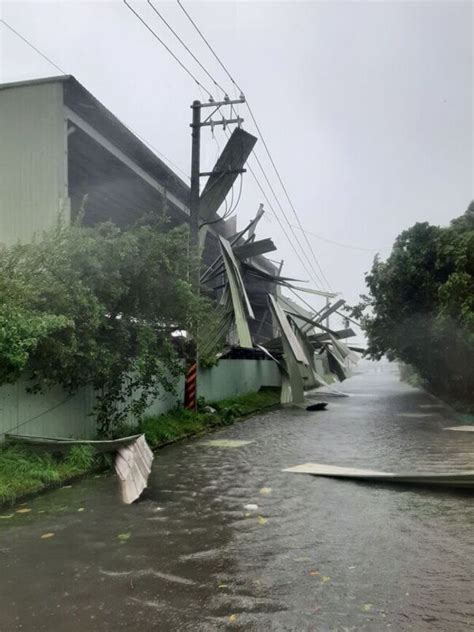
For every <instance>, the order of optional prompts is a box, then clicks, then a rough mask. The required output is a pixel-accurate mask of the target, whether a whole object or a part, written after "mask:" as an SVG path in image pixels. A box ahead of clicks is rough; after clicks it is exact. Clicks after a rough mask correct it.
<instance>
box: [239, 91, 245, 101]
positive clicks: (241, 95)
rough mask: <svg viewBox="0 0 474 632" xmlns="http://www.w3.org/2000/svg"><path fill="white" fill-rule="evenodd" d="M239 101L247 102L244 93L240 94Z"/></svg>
mask: <svg viewBox="0 0 474 632" xmlns="http://www.w3.org/2000/svg"><path fill="white" fill-rule="evenodd" d="M239 99H243V100H244V101H245V94H244V93H243V92H241V93H240V97H239Z"/></svg>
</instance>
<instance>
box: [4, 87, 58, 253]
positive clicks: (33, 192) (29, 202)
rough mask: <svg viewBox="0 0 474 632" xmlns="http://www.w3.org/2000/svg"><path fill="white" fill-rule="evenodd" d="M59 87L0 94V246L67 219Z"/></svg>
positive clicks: (8, 90) (18, 89) (15, 89)
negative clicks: (59, 219) (60, 216)
mask: <svg viewBox="0 0 474 632" xmlns="http://www.w3.org/2000/svg"><path fill="white" fill-rule="evenodd" d="M62 89H63V88H62V84H61V83H47V84H43V85H33V86H19V87H11V88H4V89H2V90H0V139H1V141H0V242H3V243H5V244H7V245H11V244H13V243H16V242H17V241H22V242H28V241H31V240H32V238H33V236H34V235H35V234H40V233H41V232H42V231H43V230H45V229H48V228H50V227H51V226H53V225H54V223H55V222H56V221H57V219H58V216H59V214H60V213H62V214H63V215H64V217H65V219H66V220H68V219H69V200H68V192H67V174H66V155H65V151H66V146H65V141H66V136H65V120H64V111H63V94H62Z"/></svg>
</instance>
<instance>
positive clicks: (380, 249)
mask: <svg viewBox="0 0 474 632" xmlns="http://www.w3.org/2000/svg"><path fill="white" fill-rule="evenodd" d="M293 228H297V229H300V227H299V226H293ZM305 232H306V233H307V234H308V235H311V236H313V237H316V239H320V240H321V241H326V242H327V243H328V244H333V245H334V246H339V247H341V248H348V249H349V250H360V251H362V252H380V251H382V250H388V249H389V248H387V247H384V248H363V247H360V246H353V245H352V244H344V243H342V242H340V241H335V240H334V239H328V238H327V237H323V236H322V235H318V233H313V232H312V231H311V230H306V231H305Z"/></svg>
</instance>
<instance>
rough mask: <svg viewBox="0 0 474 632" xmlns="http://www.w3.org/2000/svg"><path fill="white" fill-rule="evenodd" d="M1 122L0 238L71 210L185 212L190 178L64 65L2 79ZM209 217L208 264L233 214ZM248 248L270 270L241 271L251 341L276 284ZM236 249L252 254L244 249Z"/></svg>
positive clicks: (122, 215) (129, 216)
mask: <svg viewBox="0 0 474 632" xmlns="http://www.w3.org/2000/svg"><path fill="white" fill-rule="evenodd" d="M0 131H1V134H0V135H1V138H2V142H1V145H0V242H2V243H4V244H6V245H10V244H13V243H16V242H17V241H21V242H28V241H31V240H32V239H33V238H34V236H35V235H40V234H41V232H42V231H44V230H47V229H48V228H51V227H52V226H53V225H54V224H55V223H56V222H57V221H58V218H59V217H62V218H63V219H64V221H66V222H69V221H73V220H74V219H75V218H76V217H77V215H78V213H81V214H82V216H83V219H82V221H83V222H84V223H85V224H86V225H95V224H98V223H100V222H105V221H112V222H113V223H114V224H116V225H117V226H119V227H121V228H127V227H128V226H131V225H132V224H134V223H135V222H136V221H138V220H140V219H141V218H142V217H144V216H148V217H150V216H152V217H153V216H156V217H158V216H161V214H162V213H163V212H165V213H166V216H167V217H168V218H169V221H170V224H171V225H172V226H177V225H179V224H182V223H187V222H189V215H190V211H189V196H190V188H189V185H188V183H187V182H185V181H184V180H183V179H181V178H180V177H179V176H178V175H177V174H176V173H175V172H174V171H173V170H172V169H170V168H169V167H168V166H167V165H166V164H165V163H164V162H163V161H162V160H161V159H160V158H159V157H158V156H157V155H156V154H155V153H154V151H152V150H151V149H150V148H149V147H148V146H147V145H146V144H145V143H144V142H143V141H142V140H140V138H138V137H137V136H136V135H135V134H134V133H132V132H131V131H130V130H129V129H128V128H127V127H126V126H125V125H124V124H123V123H121V121H119V120H118V119H117V118H116V117H115V116H114V115H113V114H112V113H111V112H110V111H109V110H108V109H107V108H106V107H105V106H104V105H102V104H101V103H100V102H99V101H98V100H97V99H96V98H95V97H94V96H93V95H92V94H91V93H90V92H89V91H88V90H86V89H85V88H84V87H83V86H82V85H81V84H80V83H79V82H78V81H77V80H76V79H75V78H74V77H72V76H70V75H64V76H59V77H50V78H45V79H37V80H31V81H24V82H17V83H9V84H0ZM211 194H212V191H211ZM211 196H212V195H211ZM209 219H210V222H209V225H208V226H207V227H206V230H205V231H204V232H205V242H204V244H203V249H202V261H203V264H204V266H205V267H207V266H210V265H211V264H212V262H213V261H215V259H216V258H217V257H218V256H220V240H221V239H224V240H228V239H232V237H233V236H234V234H235V231H236V223H235V221H234V220H233V219H231V220H229V221H226V220H224V219H219V218H218V216H217V214H216V211H213V213H212V217H210V218H209ZM216 220H217V221H216ZM274 249H275V246H273V245H272V246H271V247H270V250H274ZM253 252H254V253H255V252H256V253H257V254H256V255H254V256H252V260H253V264H254V266H255V268H257V269H258V270H260V271H261V273H262V274H267V275H269V277H268V278H266V279H264V278H263V277H262V278H261V279H255V277H252V276H251V275H250V276H249V275H247V273H245V275H246V277H248V292H249V301H250V303H251V304H252V306H253V309H254V313H255V316H256V319H257V320H256V321H255V322H254V323H252V325H251V328H252V333H253V336H254V339H255V340H257V341H258V340H263V339H265V338H268V337H271V335H272V320H271V315H270V312H269V309H268V305H267V302H266V299H265V296H266V294H267V293H268V292H272V291H275V285H274V284H272V283H271V275H273V274H275V273H276V267H275V266H274V264H273V263H271V262H270V261H269V260H268V259H266V258H265V257H264V256H262V255H261V250H258V248H257V249H256V250H255V248H254V250H253ZM244 255H246V256H245V257H244ZM242 257H243V258H244V259H245V260H246V261H247V262H249V260H250V257H251V254H250V253H249V252H247V254H246V253H245V252H242ZM217 286H218V283H212V282H210V287H217ZM218 294H219V291H217V295H218ZM262 297H263V299H262Z"/></svg>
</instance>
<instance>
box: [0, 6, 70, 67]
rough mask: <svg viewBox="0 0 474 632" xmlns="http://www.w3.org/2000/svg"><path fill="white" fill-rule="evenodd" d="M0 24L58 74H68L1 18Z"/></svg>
mask: <svg viewBox="0 0 474 632" xmlns="http://www.w3.org/2000/svg"><path fill="white" fill-rule="evenodd" d="M0 22H2V24H4V25H5V26H6V27H7V28H9V29H10V31H12V32H13V33H15V35H16V36H17V37H19V38H20V39H21V40H23V41H24V42H25V44H28V46H29V47H30V48H32V49H33V50H34V51H36V52H37V53H38V55H40V56H41V57H42V58H43V59H46V61H47V62H48V63H49V64H51V66H54V67H55V68H56V69H57V70H59V72H60V73H61V74H62V75H67V74H68V73H67V72H66V71H65V70H63V69H62V68H61V67H60V66H58V65H57V64H55V63H54V61H53V60H52V59H50V58H49V57H48V56H47V55H45V54H44V53H42V52H41V51H40V50H39V48H36V46H34V45H33V44H32V43H31V42H30V41H28V40H27V39H26V37H24V36H23V35H22V34H21V33H18V31H16V30H15V29H14V28H13V26H11V25H10V24H8V22H5V20H4V19H3V18H0Z"/></svg>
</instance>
